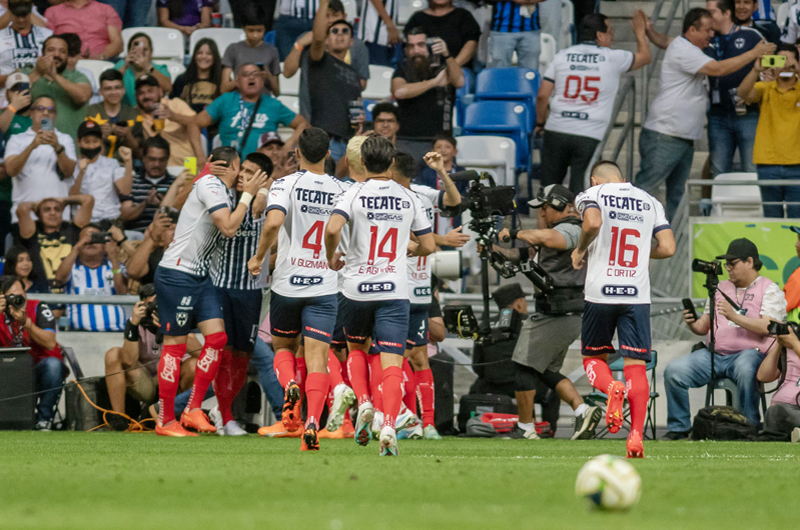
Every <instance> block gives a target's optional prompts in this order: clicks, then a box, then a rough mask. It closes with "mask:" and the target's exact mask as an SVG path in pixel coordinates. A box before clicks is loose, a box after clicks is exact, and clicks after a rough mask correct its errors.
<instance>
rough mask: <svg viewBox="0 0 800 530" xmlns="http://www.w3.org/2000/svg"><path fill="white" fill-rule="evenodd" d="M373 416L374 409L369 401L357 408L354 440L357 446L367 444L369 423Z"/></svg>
mask: <svg viewBox="0 0 800 530" xmlns="http://www.w3.org/2000/svg"><path fill="white" fill-rule="evenodd" d="M374 416H375V409H374V408H373V407H372V403H370V402H369V401H367V402H365V403H362V404H361V405H359V406H358V414H356V432H355V439H356V443H357V444H358V445H367V444H368V443H369V438H370V432H369V427H370V423H371V422H372V420H373V417H374Z"/></svg>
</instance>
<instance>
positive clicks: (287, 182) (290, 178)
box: [272, 171, 305, 189]
mask: <svg viewBox="0 0 800 530" xmlns="http://www.w3.org/2000/svg"><path fill="white" fill-rule="evenodd" d="M303 173H305V171H296V172H294V173H290V174H288V175H284V176H283V177H281V178H279V179H277V180H276V181H275V182H273V183H272V188H275V189H284V188H290V187H292V186H293V185H294V184H295V183H296V182H297V179H299V178H300V177H301V176H302V175H303Z"/></svg>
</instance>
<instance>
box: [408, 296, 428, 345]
mask: <svg viewBox="0 0 800 530" xmlns="http://www.w3.org/2000/svg"><path fill="white" fill-rule="evenodd" d="M430 308H431V305H430V304H411V311H410V312H409V315H408V340H407V341H406V349H407V350H410V349H412V348H416V347H417V346H427V345H428V313H429V312H430Z"/></svg>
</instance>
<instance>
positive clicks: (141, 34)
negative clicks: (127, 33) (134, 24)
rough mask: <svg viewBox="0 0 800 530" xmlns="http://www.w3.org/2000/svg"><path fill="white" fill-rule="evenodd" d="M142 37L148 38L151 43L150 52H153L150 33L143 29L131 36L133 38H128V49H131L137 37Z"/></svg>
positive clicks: (148, 42)
mask: <svg viewBox="0 0 800 530" xmlns="http://www.w3.org/2000/svg"><path fill="white" fill-rule="evenodd" d="M141 37H144V38H145V39H147V44H149V45H150V53H152V52H153V40H152V39H151V38H150V35H148V34H147V33H142V32H141V31H140V32H139V33H134V34H133V35H132V36H131V38H130V39H128V51H131V46H133V41H135V40H136V39H138V38H141Z"/></svg>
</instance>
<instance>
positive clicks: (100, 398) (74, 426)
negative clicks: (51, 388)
mask: <svg viewBox="0 0 800 530" xmlns="http://www.w3.org/2000/svg"><path fill="white" fill-rule="evenodd" d="M80 383H81V387H83V390H84V391H85V392H86V396H87V397H88V398H89V399H91V400H92V402H93V403H95V404H96V405H97V406H98V407H100V408H102V409H105V410H111V399H109V397H108V387H107V386H106V378H105V377H87V378H85V379H82V380H81V381H80ZM64 396H65V401H66V405H67V418H66V430H68V431H88V430H91V429H93V428H95V427H97V426H98V425H102V424H103V411H101V410H97V409H96V408H94V407H93V406H92V405H91V403H89V402H88V401H86V398H85V397H83V393H82V392H81V391H80V389H79V388H78V385H77V384H75V381H70V382H69V383H67V385H66V386H65V387H64ZM125 413H126V414H127V415H128V416H130V417H131V418H133V419H138V418H139V416H140V415H141V413H142V405H141V403H139V402H138V401H137V400H136V399H134V398H133V397H131V396H130V395H128V394H127V393H126V394H125ZM109 415H110V413H109Z"/></svg>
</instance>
